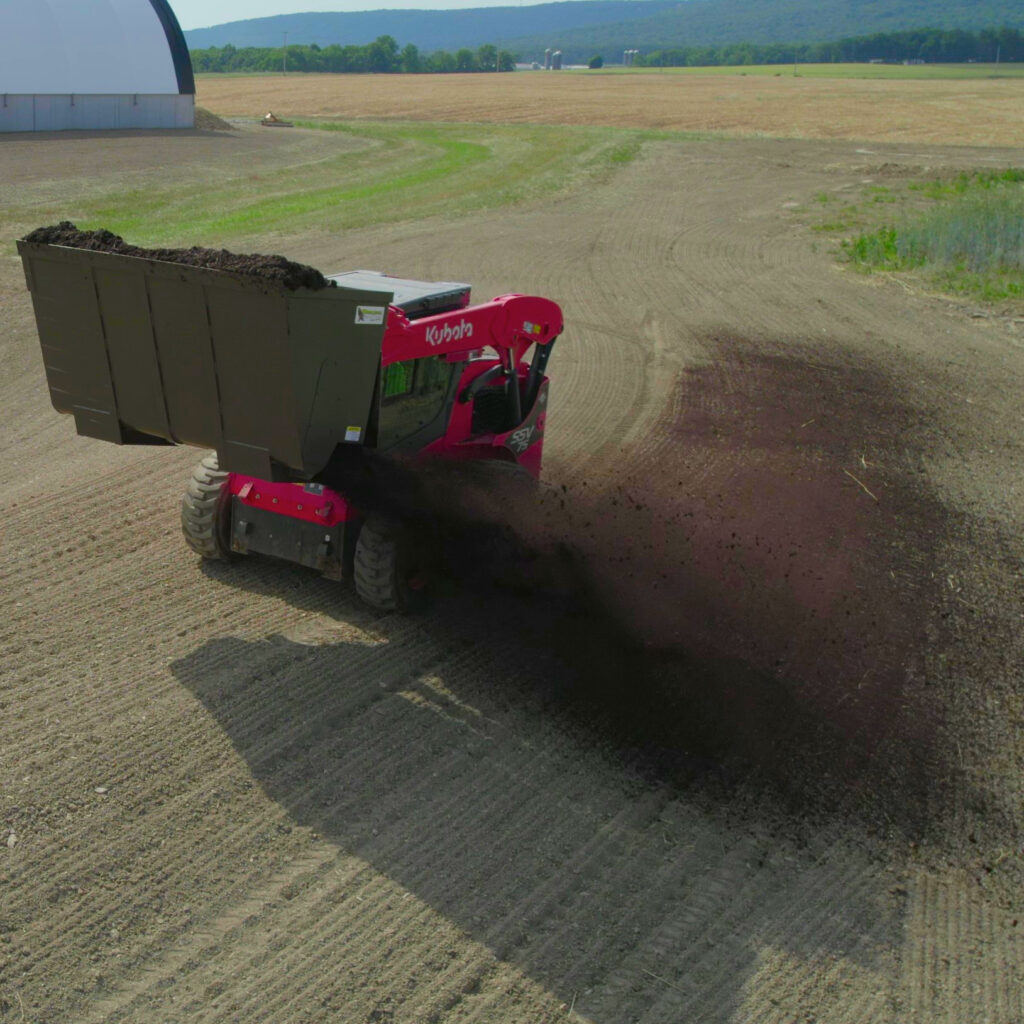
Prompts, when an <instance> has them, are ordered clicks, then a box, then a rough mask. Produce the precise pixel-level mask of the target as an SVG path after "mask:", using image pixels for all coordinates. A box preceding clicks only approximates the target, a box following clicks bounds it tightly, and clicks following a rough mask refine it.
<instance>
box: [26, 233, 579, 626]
mask: <svg viewBox="0 0 1024 1024" xmlns="http://www.w3.org/2000/svg"><path fill="white" fill-rule="evenodd" d="M60 227H61V228H62V229H70V231H69V230H64V231H63V233H61V232H59V231H58V230H57V229H55V228H46V229H39V230H38V231H35V232H33V233H32V234H30V235H29V236H27V237H26V238H25V239H22V240H21V241H19V242H18V250H19V252H20V254H21V257H22V261H23V264H24V268H25V276H26V280H27V283H28V288H29V290H30V292H31V293H32V301H33V305H34V309H35V315H36V323H37V326H38V330H39V340H40V344H41V347H42V352H43V361H44V364H45V367H46V375H47V382H48V384H49V389H50V397H51V400H52V402H53V405H54V407H55V408H56V409H57V410H58V411H59V412H62V413H68V414H70V415H72V416H74V419H75V425H76V428H77V430H78V433H79V434H82V435H85V436H88V437H93V438H99V439H101V440H104V441H110V442H113V443H115V444H146V445H167V444H187V445H195V446H197V447H201V448H208V449H213V451H212V452H211V453H210V454H208V455H206V456H205V457H204V458H203V459H202V461H201V462H200V463H199V464H198V465H197V466H196V468H195V470H194V472H193V474H192V479H191V481H190V482H189V484H188V487H187V490H186V492H185V495H184V498H183V500H182V508H181V522H182V529H183V531H184V534H185V539H186V541H187V542H188V544H189V545H190V546H191V547H192V549H193V550H195V551H196V552H198V553H199V554H200V555H201V556H202V557H203V558H207V559H224V558H230V557H234V556H237V555H243V554H264V555H271V556H274V557H277V558H281V559H285V560H287V561H291V562H296V563H299V564H301V565H304V566H309V567H310V568H313V569H315V570H318V571H319V572H321V573H322V574H323V575H325V576H327V577H329V578H332V579H349V578H350V579H352V580H353V581H354V583H355V587H356V590H357V592H358V594H359V596H360V597H361V598H362V599H363V600H364V601H365V602H366V603H367V604H369V605H371V606H372V607H374V608H378V609H383V610H398V611H405V610H408V609H410V608H412V607H414V606H416V605H417V604H418V603H420V601H421V600H422V597H423V588H424V586H425V584H426V582H427V579H426V577H425V575H424V572H423V565H424V559H423V558H422V557H421V554H422V552H420V551H417V550H416V545H415V543H413V540H412V538H413V536H414V533H413V532H412V531H409V530H407V529H406V528H405V524H404V523H403V522H401V521H395V519H394V518H393V517H391V516H384V515H380V514H378V513H376V512H374V510H372V509H367V508H363V507H360V503H359V499H358V488H355V490H354V492H352V493H350V491H349V487H348V483H349V481H351V482H352V484H353V487H354V486H355V482H356V476H357V474H358V473H359V471H360V470H359V469H358V467H359V466H360V465H361V462H360V458H359V456H360V455H364V456H365V455H368V454H369V453H372V456H373V458H375V459H376V458H383V459H385V460H397V461H401V462H403V464H404V463H405V462H407V461H408V460H413V461H414V462H416V461H419V460H423V459H445V460H460V461H468V460H473V461H474V463H477V464H479V465H481V466H486V468H487V469H489V470H494V471H495V475H496V476H505V475H514V476H520V477H522V478H524V479H526V480H531V479H536V478H537V477H538V476H539V474H540V467H541V457H542V452H543V445H544V433H545V428H546V419H547V403H548V378H547V376H546V373H545V370H546V367H547V363H548V359H549V357H550V355H551V351H552V347H553V345H554V342H555V339H556V338H557V337H558V336H559V334H560V333H561V331H562V314H561V310H560V309H559V307H558V306H557V305H556V304H555V303H554V302H552V301H550V300H548V299H543V298H537V297H533V296H527V295H503V296H500V297H498V298H496V299H492V300H491V301H490V302H485V303H482V304H480V305H470V288H469V285H466V284H458V283H453V282H447V281H445V282H427V281H413V280H405V279H401V278H395V277H389V276H386V275H384V274H381V273H378V272H375V271H353V272H349V273H343V274H336V275H334V276H332V277H329V278H324V277H322V276H321V275H319V273H318V272H316V271H313V270H312V269H311V268H308V267H302V266H301V265H298V264H291V263H289V262H288V261H285V260H282V259H281V258H280V257H236V256H234V254H230V253H225V252H214V251H212V250H160V251H156V252H154V251H148V250H138V249H135V248H134V247H131V246H127V245H125V244H124V243H123V241H122V240H121V239H118V238H117V237H116V236H113V235H110V233H109V232H77V229H74V225H68V224H63V225H60ZM53 239H57V240H58V241H57V242H56V243H55V242H54V241H53ZM268 261H269V262H268ZM271 263H272V266H271ZM268 267H269V269H268ZM282 267H283V268H284V270H283V271H282V270H281V268H282ZM293 270H297V271H301V272H302V273H301V274H299V275H298V276H297V277H296V276H295V275H294V274H291V271H293ZM289 275H290V276H289ZM296 281H299V282H301V283H300V284H299V286H297V287H296V286H295V285H296ZM353 456H355V458H354V457H353Z"/></svg>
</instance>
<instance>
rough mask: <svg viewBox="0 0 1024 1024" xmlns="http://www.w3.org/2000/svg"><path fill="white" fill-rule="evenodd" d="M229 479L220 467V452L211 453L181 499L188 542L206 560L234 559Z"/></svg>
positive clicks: (182, 521) (206, 456)
mask: <svg viewBox="0 0 1024 1024" xmlns="http://www.w3.org/2000/svg"><path fill="white" fill-rule="evenodd" d="M229 476H230V474H229V473H225V472H224V471H223V470H222V469H221V468H220V466H219V465H218V464H217V453H216V452H210V453H209V454H208V455H204V456H203V458H202V460H201V461H200V462H198V463H197V464H196V466H195V468H194V469H193V470H192V479H191V480H189V482H188V487H187V488H186V489H185V494H184V496H183V497H182V499H181V532H182V533H183V534H184V535H185V543H186V544H188V546H189V547H190V548H191V549H192V550H193V551H194V552H195V553H196V554H197V555H202V557H203V558H208V559H229V558H231V492H230V491H229V490H228V477H229Z"/></svg>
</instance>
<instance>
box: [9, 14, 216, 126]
mask: <svg viewBox="0 0 1024 1024" xmlns="http://www.w3.org/2000/svg"><path fill="white" fill-rule="evenodd" d="M195 91H196V89H195V81H194V79H193V76H192V62H191V60H190V58H189V54H188V47H187V46H186V44H185V37H184V35H183V34H182V31H181V27H180V26H179V24H178V19H177V18H176V17H175V16H174V12H173V11H172V10H171V7H170V4H169V3H168V2H167V0H0V132H48V131H64V130H68V129H98V128H191V127H193V125H194V123H195Z"/></svg>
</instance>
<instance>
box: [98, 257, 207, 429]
mask: <svg viewBox="0 0 1024 1024" xmlns="http://www.w3.org/2000/svg"><path fill="white" fill-rule="evenodd" d="M114 258H115V259H117V258H118V257H114ZM120 258H121V259H127V258H128V257H120ZM134 262H135V263H136V264H138V265H139V269H140V271H147V270H148V271H149V272H148V273H146V276H145V278H142V277H141V276H140V279H139V288H140V290H141V291H142V292H143V294H145V291H146V286H147V285H148V294H149V310H150V316H151V317H152V320H151V326H150V328H149V330H148V331H147V332H146V334H144V335H140V336H139V338H138V339H137V343H138V344H140V345H143V344H147V343H148V344H150V345H153V344H155V346H156V357H157V359H158V360H159V365H160V375H161V386H162V389H163V395H164V402H165V405H166V407H167V412H168V418H169V421H170V431H169V433H168V435H167V439H168V440H169V441H176V442H178V443H179V444H194V445H196V446H198V447H201V448H217V447H218V446H219V445H220V442H221V439H222V431H221V417H220V397H219V395H218V393H217V375H216V366H215V363H214V358H213V346H212V343H211V340H210V325H209V322H208V318H207V311H206V297H205V295H204V292H203V289H202V287H201V286H199V287H197V286H196V284H195V283H194V281H192V280H190V275H186V274H184V273H181V274H179V273H175V271H176V270H178V269H180V268H177V267H174V265H173V264H169V263H167V264H151V263H147V262H146V261H145V260H135V261H134ZM159 267H162V268H166V269H165V270H164V272H163V273H159V271H156V272H154V270H153V268H159ZM147 335H148V337H147ZM150 339H151V340H150ZM134 425H135V424H131V426H134Z"/></svg>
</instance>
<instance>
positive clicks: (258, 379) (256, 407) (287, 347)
mask: <svg viewBox="0 0 1024 1024" xmlns="http://www.w3.org/2000/svg"><path fill="white" fill-rule="evenodd" d="M207 299H208V302H209V309H210V325H211V328H212V338H213V349H214V359H215V361H216V365H217V379H218V382H219V387H220V402H221V415H222V419H223V425H224V442H225V447H224V449H223V452H227V451H229V450H230V446H232V445H236V446H239V447H240V448H243V449H253V450H256V451H264V452H266V453H267V455H268V457H269V458H271V459H273V460H274V461H276V462H280V463H283V464H284V465H285V466H290V467H292V468H293V469H298V470H301V468H302V452H301V449H300V446H299V443H298V439H299V437H300V425H299V423H298V422H297V419H296V413H295V396H294V393H293V390H292V382H293V378H292V350H291V345H292V342H291V339H289V337H288V318H287V305H286V299H285V298H284V297H283V296H282V295H281V294H280V293H274V292H260V291H255V290H253V289H251V288H246V289H233V288H232V289H229V288H223V289H212V288H211V289H209V291H208V292H207ZM300 341H301V339H300ZM218 450H219V451H221V450H222V449H218ZM226 468H231V467H230V466H228V467H226Z"/></svg>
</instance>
